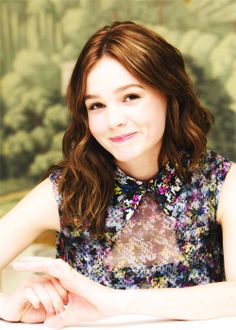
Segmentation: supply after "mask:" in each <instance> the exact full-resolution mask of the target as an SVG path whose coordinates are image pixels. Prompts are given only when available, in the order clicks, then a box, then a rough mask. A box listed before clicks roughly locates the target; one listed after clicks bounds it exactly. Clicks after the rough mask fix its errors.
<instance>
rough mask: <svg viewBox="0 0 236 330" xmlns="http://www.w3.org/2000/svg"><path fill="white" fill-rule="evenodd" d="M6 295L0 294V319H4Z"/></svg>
mask: <svg viewBox="0 0 236 330" xmlns="http://www.w3.org/2000/svg"><path fill="white" fill-rule="evenodd" d="M4 299H5V295H4V294H3V293H1V292H0V319H2V318H3V304H4Z"/></svg>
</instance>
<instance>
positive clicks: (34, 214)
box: [7, 178, 60, 231]
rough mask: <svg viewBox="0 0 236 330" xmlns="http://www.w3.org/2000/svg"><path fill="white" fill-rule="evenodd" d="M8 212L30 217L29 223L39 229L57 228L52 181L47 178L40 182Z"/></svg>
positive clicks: (58, 227) (56, 209)
mask: <svg viewBox="0 0 236 330" xmlns="http://www.w3.org/2000/svg"><path fill="white" fill-rule="evenodd" d="M9 214H17V215H18V216H19V215H24V217H26V218H27V219H30V218H31V220H29V221H30V223H32V224H33V225H34V226H35V227H36V228H38V230H39V231H44V230H59V229H60V225H59V214H58V207H57V202H56V198H55V192H54V190H53V185H52V182H51V181H50V180H49V179H48V178H47V179H45V180H43V181H42V182H40V183H39V184H38V185H37V186H35V187H34V188H33V189H32V190H31V191H30V192H29V193H28V194H27V195H26V196H25V197H24V198H23V199H22V200H21V201H20V202H19V203H18V204H17V205H16V206H15V207H14V208H13V209H12V210H11V211H10V213H9ZM7 216H8V214H7ZM28 225H30V224H28Z"/></svg>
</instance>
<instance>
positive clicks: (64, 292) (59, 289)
mask: <svg viewBox="0 0 236 330" xmlns="http://www.w3.org/2000/svg"><path fill="white" fill-rule="evenodd" d="M50 281H51V282H52V284H53V286H54V287H55V289H56V290H57V292H58V294H59V295H60V297H61V299H62V301H63V303H64V304H67V303H68V293H67V290H66V289H64V288H63V287H62V286H61V284H60V283H59V281H58V279H57V278H54V277H51V278H50Z"/></svg>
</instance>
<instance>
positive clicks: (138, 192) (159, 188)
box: [114, 161, 183, 217]
mask: <svg viewBox="0 0 236 330" xmlns="http://www.w3.org/2000/svg"><path fill="white" fill-rule="evenodd" d="M182 186H183V180H182V179H181V177H179V176H178V175H177V173H176V167H175V166H174V165H173V164H172V163H171V162H170V161H167V162H166V163H165V164H164V165H163V166H162V167H161V168H160V170H159V172H158V173H157V174H156V176H155V177H154V178H153V179H151V180H149V181H139V180H136V179H134V178H133V177H131V176H129V175H127V174H126V173H124V172H123V171H122V170H121V169H120V168H119V167H117V168H116V170H115V195H114V197H115V198H116V199H117V201H118V203H119V204H120V205H121V206H122V207H123V209H124V211H125V212H126V213H128V217H131V215H132V213H133V211H134V210H135V209H136V208H137V206H138V204H139V202H140V200H141V198H142V195H143V194H144V193H145V192H148V191H151V192H152V193H153V194H154V196H155V197H156V199H157V202H158V203H159V204H160V206H161V207H162V209H163V211H164V212H165V213H166V214H167V215H169V216H170V215H171V214H172V210H173V207H174V203H175V200H176V198H177V196H178V195H179V193H180V191H181V188H182Z"/></svg>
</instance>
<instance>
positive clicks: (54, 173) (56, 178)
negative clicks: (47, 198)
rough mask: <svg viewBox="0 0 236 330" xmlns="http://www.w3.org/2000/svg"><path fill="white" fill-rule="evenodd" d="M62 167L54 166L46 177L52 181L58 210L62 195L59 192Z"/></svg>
mask: <svg viewBox="0 0 236 330" xmlns="http://www.w3.org/2000/svg"><path fill="white" fill-rule="evenodd" d="M62 172H63V171H62V168H54V169H52V170H51V171H50V172H49V175H48V179H49V180H50V181H51V183H52V187H53V191H54V197H55V200H56V202H57V206H58V209H59V211H60V209H61V203H62V196H61V194H60V192H59V183H60V180H61V177H62Z"/></svg>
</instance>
